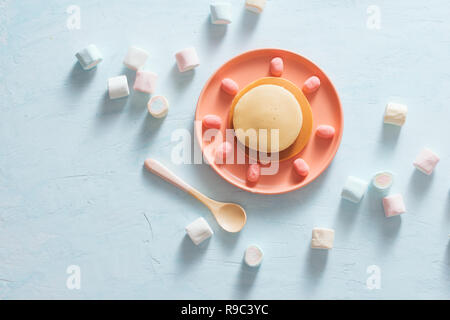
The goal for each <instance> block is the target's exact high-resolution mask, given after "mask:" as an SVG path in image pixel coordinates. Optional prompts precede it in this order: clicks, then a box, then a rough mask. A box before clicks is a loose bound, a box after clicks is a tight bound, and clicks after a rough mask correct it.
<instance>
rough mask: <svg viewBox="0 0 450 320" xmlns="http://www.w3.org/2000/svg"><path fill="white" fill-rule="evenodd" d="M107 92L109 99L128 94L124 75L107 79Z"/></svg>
mask: <svg viewBox="0 0 450 320" xmlns="http://www.w3.org/2000/svg"><path fill="white" fill-rule="evenodd" d="M108 92H109V98H110V99H117V98H122V97H126V96H128V95H129V94H130V90H129V89H128V81H127V77H126V76H117V77H112V78H109V79H108Z"/></svg>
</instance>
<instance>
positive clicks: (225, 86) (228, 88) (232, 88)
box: [220, 78, 239, 96]
mask: <svg viewBox="0 0 450 320" xmlns="http://www.w3.org/2000/svg"><path fill="white" fill-rule="evenodd" d="M220 87H221V88H222V90H223V91H225V92H226V93H228V94H229V95H231V96H234V95H236V93H238V91H239V86H238V84H237V83H236V82H235V81H234V80H232V79H229V78H225V79H223V80H222V82H221V86H220Z"/></svg>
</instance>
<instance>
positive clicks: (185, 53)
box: [175, 47, 200, 72]
mask: <svg viewBox="0 0 450 320" xmlns="http://www.w3.org/2000/svg"><path fill="white" fill-rule="evenodd" d="M175 58H176V59H177V66H178V70H179V71H180V72H185V71H189V70H191V69H194V68H196V67H198V66H199V65H200V62H199V58H198V55H197V51H195V48H194V47H189V48H186V49H183V50H181V51H179V52H177V53H176V54H175Z"/></svg>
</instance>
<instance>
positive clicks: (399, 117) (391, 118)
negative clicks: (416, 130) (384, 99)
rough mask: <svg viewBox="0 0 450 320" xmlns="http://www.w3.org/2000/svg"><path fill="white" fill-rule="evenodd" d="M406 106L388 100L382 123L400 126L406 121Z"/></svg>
mask: <svg viewBox="0 0 450 320" xmlns="http://www.w3.org/2000/svg"><path fill="white" fill-rule="evenodd" d="M407 113H408V107H407V106H406V105H404V104H400V103H394V102H389V103H388V104H387V106H386V110H385V112H384V123H388V124H393V125H396V126H402V125H403V124H404V123H405V121H406V114H407Z"/></svg>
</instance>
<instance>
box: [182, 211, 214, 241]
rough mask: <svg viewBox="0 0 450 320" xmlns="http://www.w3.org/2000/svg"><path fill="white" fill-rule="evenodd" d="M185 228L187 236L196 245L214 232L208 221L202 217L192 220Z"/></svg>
mask: <svg viewBox="0 0 450 320" xmlns="http://www.w3.org/2000/svg"><path fill="white" fill-rule="evenodd" d="M185 229H186V233H187V234H188V236H189V238H191V240H192V242H193V243H194V244H195V245H197V246H198V245H199V244H200V243H202V242H203V241H205V240H206V239H208V238H209V237H211V236H212V235H213V234H214V232H213V231H212V229H211V227H210V226H209V224H208V222H206V220H205V219H203V218H198V219H197V220H194V221H193V222H191V223H190V224H189V225H187V226H186V228H185Z"/></svg>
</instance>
